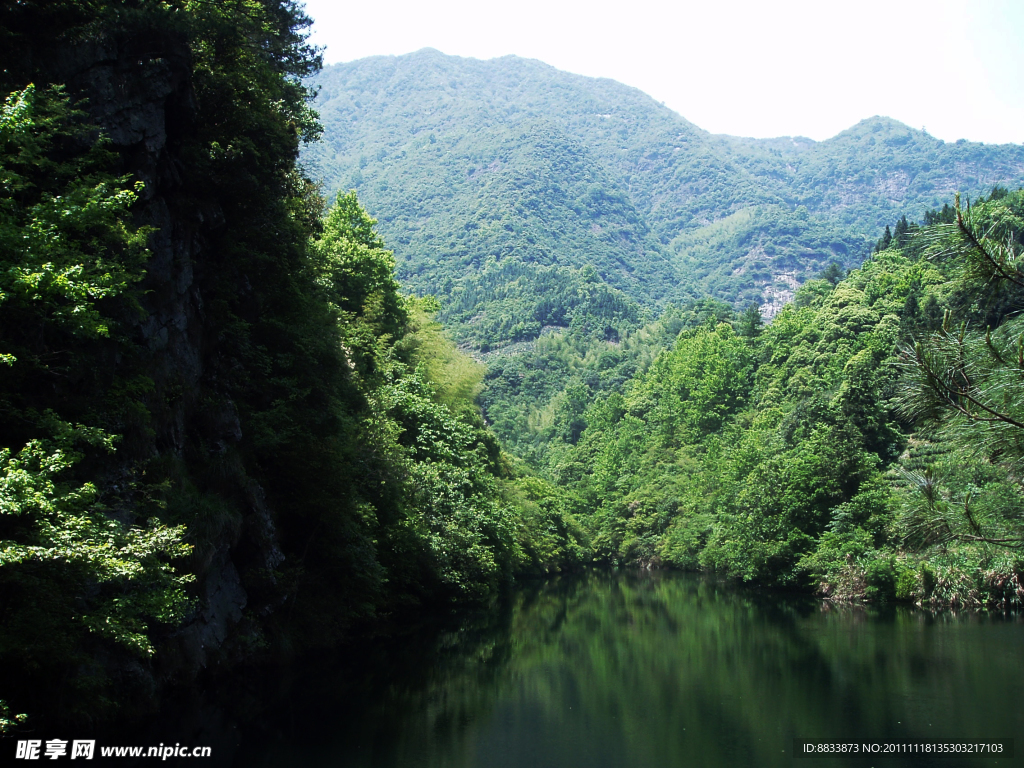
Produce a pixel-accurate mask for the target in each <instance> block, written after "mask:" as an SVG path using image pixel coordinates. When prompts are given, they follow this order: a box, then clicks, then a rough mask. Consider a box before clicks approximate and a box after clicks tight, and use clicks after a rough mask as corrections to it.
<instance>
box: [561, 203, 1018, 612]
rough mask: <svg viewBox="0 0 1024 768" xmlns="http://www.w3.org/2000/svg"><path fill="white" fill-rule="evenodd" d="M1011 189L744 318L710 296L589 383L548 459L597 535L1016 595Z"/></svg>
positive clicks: (912, 584) (828, 579)
mask: <svg viewBox="0 0 1024 768" xmlns="http://www.w3.org/2000/svg"><path fill="white" fill-rule="evenodd" d="M956 210H958V211H959V210H960V209H959V208H957V209H956ZM1022 211H1024V193H1016V194H1013V195H1004V194H1002V193H999V192H998V191H997V193H995V194H993V195H992V198H991V199H989V200H988V201H982V203H981V204H979V205H976V206H975V207H974V208H972V209H970V210H965V211H964V212H963V213H960V214H959V220H958V222H955V223H951V224H945V225H941V224H940V225H933V226H932V227H929V228H927V229H925V230H921V231H919V232H918V234H917V236H916V237H910V238H908V239H905V240H904V247H903V249H902V250H900V249H896V248H895V247H890V248H888V249H886V250H884V251H881V252H879V253H876V254H875V255H874V256H873V257H872V258H871V259H869V260H868V261H867V262H866V263H865V264H864V265H863V266H862V267H861V268H859V269H856V270H853V271H852V272H851V273H850V274H849V275H848V276H847V277H846V279H844V280H842V281H837V282H835V283H833V282H832V281H829V280H827V279H819V280H812V281H809V282H808V283H807V284H805V285H804V286H803V287H802V288H801V289H800V291H799V292H798V293H797V296H796V299H795V301H794V302H793V303H792V304H790V305H788V306H787V307H785V308H784V309H783V311H782V312H780V313H779V314H778V315H777V316H776V317H775V319H774V320H773V322H772V323H771V324H770V325H768V326H767V327H766V328H764V329H763V330H761V331H760V332H756V333H754V334H748V335H745V336H741V335H739V334H738V333H737V332H736V330H734V328H744V327H745V323H744V322H743V319H742V318H741V317H734V318H732V320H731V322H718V321H717V320H716V319H715V318H709V321H708V322H707V323H705V324H704V325H702V326H700V327H697V328H693V329H690V330H684V331H683V332H682V333H681V334H680V335H679V337H678V339H677V340H676V342H675V344H674V345H673V346H672V348H671V349H670V350H667V351H665V352H664V353H662V354H661V355H660V356H659V357H658V358H657V359H656V360H655V361H654V362H653V364H652V365H651V366H650V367H649V368H648V369H647V370H646V371H644V372H642V373H640V374H638V375H637V376H635V377H634V378H633V379H632V380H631V381H630V382H629V383H627V384H626V386H625V387H624V389H623V392H622V394H619V393H617V392H615V393H612V394H609V395H607V396H604V397H600V398H598V399H597V400H596V402H595V403H594V404H592V405H591V406H589V408H588V409H587V410H586V411H585V413H584V414H583V417H582V419H583V422H584V423H585V429H583V430H582V432H581V434H580V436H579V440H578V443H577V444H576V446H575V448H574V449H573V450H571V451H570V452H568V453H562V454H557V460H556V461H554V462H553V465H552V471H553V472H555V473H556V474H557V476H558V477H559V478H560V480H561V482H562V483H564V484H565V485H566V486H568V488H569V489H570V490H571V491H572V493H573V494H575V495H576V496H577V497H578V498H579V504H580V509H581V512H580V517H581V519H582V520H583V521H584V526H585V528H587V529H588V530H589V531H590V534H591V536H592V540H593V545H594V550H595V556H596V557H597V558H598V559H600V560H603V561H606V562H613V563H620V562H622V563H630V562H632V563H658V562H664V563H669V564H672V565H676V566H679V567H684V568H697V569H708V570H714V571H717V572H721V573H725V574H729V575H731V576H735V577H738V578H742V579H743V580H746V581H751V582H755V583H759V584H778V585H785V586H790V587H798V588H806V587H817V588H820V589H821V590H823V591H824V592H825V593H828V594H836V595H839V596H847V597H850V596H861V597H869V598H871V597H874V598H883V599H884V598H893V597H898V598H902V599H909V598H913V599H917V600H927V599H934V600H937V601H940V602H948V601H953V602H978V601H995V602H1012V603H1019V602H1020V601H1021V600H1022V598H1024V589H1022V588H1021V577H1020V574H1021V571H1022V566H1024V564H1022V562H1021V560H1020V556H1019V554H1018V553H1017V550H1018V549H1019V548H1020V546H1021V541H1022V539H1021V534H1022V533H1024V530H1022V526H1021V512H1020V510H1021V509H1022V502H1024V498H1022V491H1024V489H1022V487H1021V484H1020V482H1019V480H1018V474H1017V473H1018V471H1019V460H1020V456H1021V455H1022V453H1021V448H1020V446H1021V442H1020V440H1021V436H1020V429H1021V421H1020V420H1019V419H1018V416H1017V408H1019V402H1018V400H1019V398H1018V397H1017V393H1016V389H1017V388H1018V385H1019V376H1020V374H1019V370H1020V367H1021V361H1020V354H1019V345H1020V339H1019V337H1020V335H1021V333H1020V329H1019V327H1018V326H1019V322H1018V318H1017V317H1016V315H1015V313H1016V312H1017V310H1018V308H1019V306H1020V292H1019V291H1020V286H1021V282H1022V281H1021V278H1020V271H1019V269H1018V267H1017V264H1018V259H1019V254H1020V252H1021V244H1020V239H1019V238H1020V232H1021V231H1022V228H1021V227H1020V224H1021V219H1020V215H1021V212H1022ZM905 228H907V227H905ZM901 234H902V232H901ZM895 243H896V240H893V243H892V245H893V246H894V245H895ZM996 289H999V290H996ZM944 312H945V319H943V313H944ZM986 326H987V327H988V328H989V329H990V330H986ZM972 329H973V330H972ZM915 338H916V339H917V342H916V347H914V346H913V342H912V340H913V339H915ZM908 344H909V345H911V346H910V347H908V346H907V345H908Z"/></svg>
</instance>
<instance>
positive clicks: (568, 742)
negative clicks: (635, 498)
mask: <svg viewBox="0 0 1024 768" xmlns="http://www.w3.org/2000/svg"><path fill="white" fill-rule="evenodd" d="M1022 700H1024V617H1021V616H1019V615H1015V614H1009V613H959V614H958V613H953V612H948V611H946V612H940V611H926V610H921V609H917V608H912V607H905V606H855V605H837V604H834V603H829V602H826V601H822V600H820V599H815V598H810V597H806V596H797V595H780V594H773V593H767V592H760V591H753V590H744V589H738V588H736V587H734V586H730V585H728V584H725V583H722V582H719V581H715V580H710V579H705V578H701V577H698V576H694V575H688V574H679V573H673V572H636V571H631V572H619V573H601V572H590V573H586V574H582V575H576V576H563V577H556V578H552V579H550V580H547V581H543V582H532V583H527V584H523V585H521V586H519V587H518V588H516V589H515V590H514V591H513V592H512V593H511V594H510V595H508V596H507V597H506V599H504V600H503V601H499V602H498V603H496V604H495V605H494V606H492V607H491V608H490V609H488V610H478V611H475V612H471V613H467V614H462V615H459V616H454V617H448V618H446V619H444V620H440V621H435V622H428V623H423V624H420V625H418V626H416V627H406V628H405V629H404V630H403V631H399V632H396V633H395V634H393V635H389V636H377V637H375V638H373V639H371V640H366V641H364V642H360V643H358V644H354V645H350V646H348V647H347V648H346V649H345V650H344V651H342V652H340V653H338V654H336V655H334V656H332V657H330V658H319V659H315V660H307V661H305V662H303V663H301V664H295V665H291V666H289V667H287V668H276V669H267V670H264V671H262V672H261V673H260V674H248V675H244V676H240V677H239V676H236V677H234V678H232V679H230V680H224V681H222V682H221V683H219V684H218V685H217V686H216V688H214V689H211V690H210V691H207V692H205V693H202V692H199V691H193V692H191V693H186V694H182V696H181V697H180V698H179V699H178V700H176V701H174V702H168V704H167V705H166V707H165V713H164V716H163V718H162V719H161V720H160V721H158V722H153V723H151V724H149V725H148V726H147V727H145V728H144V729H140V730H136V731H133V734H132V738H133V739H134V740H135V742H137V743H140V744H142V743H146V744H148V743H150V742H153V743H157V742H164V743H173V742H181V743H186V742H187V743H194V744H211V745H213V746H215V749H214V756H213V757H212V758H211V759H210V760H206V761H204V762H203V764H204V765H211V766H212V765H224V766H228V765H237V766H267V767H268V768H269V767H271V766H273V767H274V768H279V767H282V766H304V767H305V766H320V765H325V766H326V765H330V766H360V767H361V766H367V767H369V766H375V767H377V766H379V767H382V768H387V767H389V766H394V767H395V768H405V767H406V766H431V767H433V766H439V767H440V766H445V767H446V768H447V767H451V768H469V767H470V766H508V767H509V768H512V767H516V768H518V767H519V766H528V767H529V768H542V767H544V766H559V767H560V768H570V767H571V766H588V768H594V767H596V768H602V767H604V766H607V767H608V768H611V767H612V766H615V767H616V768H620V767H621V768H631V767H633V766H637V767H639V766H659V768H663V767H664V766H677V765H693V766H710V767H714V766H781V765H786V766H790V765H793V762H792V761H793V745H794V740H828V741H832V742H847V743H852V742H858V743H868V742H887V743H894V742H920V743H926V742H927V743H930V742H936V741H955V742H978V741H993V740H996V739H1003V740H1005V739H1011V738H1013V736H1014V735H1016V734H1019V733H1024V710H1022V709H1021V708H1020V707H1019V702H1020V701H1022ZM122 738H127V736H124V737H122ZM1021 747H1022V748H1024V744H1022V745H1021ZM142 762H144V761H142ZM1021 763H1022V761H1021V759H1020V758H1014V759H1006V758H1002V759H994V758H990V759H985V760H962V759H959V758H945V759H941V760H936V759H934V758H926V757H912V756H903V757H896V758H890V759H887V760H886V761H885V763H884V765H886V766H893V767H894V768H895V766H909V765H915V766H917V765H922V766H923V765H936V766H946V768H950V767H951V766H955V765H986V766H1005V765H1019V764H1021ZM140 764H142V763H141V762H140ZM182 764H186V763H185V762H182ZM188 764H192V763H188ZM873 764H874V763H873V762H870V761H867V762H866V761H865V760H864V759H859V758H857V759H845V760H844V759H842V758H835V759H829V760H800V761H798V762H797V763H796V765H798V766H806V768H813V766H815V765H820V766H829V767H830V768H839V766H844V765H856V766H870V765H873Z"/></svg>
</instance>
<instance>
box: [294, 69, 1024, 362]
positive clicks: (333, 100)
mask: <svg viewBox="0 0 1024 768" xmlns="http://www.w3.org/2000/svg"><path fill="white" fill-rule="evenodd" d="M316 83H317V85H318V86H319V87H320V89H321V90H320V94H319V98H318V100H317V108H318V109H319V110H320V113H321V116H322V119H323V122H324V127H325V133H324V141H323V142H322V143H321V144H319V145H316V146H313V147H310V148H309V149H308V150H307V151H306V154H305V155H304V158H305V162H306V163H307V164H309V166H310V167H311V170H312V171H313V172H314V174H316V175H319V176H321V177H322V178H323V179H324V182H325V184H326V186H327V191H328V193H332V194H333V193H334V192H336V191H338V190H347V189H350V188H354V189H356V190H357V191H358V193H359V196H360V199H361V200H363V201H364V202H365V203H366V205H367V208H368V210H370V211H371V212H372V213H373V214H374V215H375V216H376V217H378V218H379V220H380V227H381V231H382V233H383V234H384V235H385V237H386V238H387V239H388V242H389V243H391V244H392V245H393V247H394V248H395V251H396V257H397V259H398V262H399V275H400V277H401V279H403V280H404V281H406V283H407V284H409V285H410V286H412V287H413V288H414V289H415V290H417V291H420V292H429V293H436V294H437V295H439V296H440V297H441V298H442V303H443V305H444V311H443V314H442V316H443V317H444V318H445V320H446V321H447V322H449V323H451V324H452V325H453V330H454V331H455V333H456V335H458V336H459V337H460V338H462V339H470V338H473V339H475V340H476V341H478V342H484V341H487V342H491V343H495V342H497V343H501V342H504V341H511V340H516V339H522V338H530V337H535V336H537V335H538V334H539V333H540V330H541V327H542V326H543V325H545V324H555V325H557V324H561V321H552V322H551V323H548V322H547V321H546V320H545V319H544V317H543V315H544V314H545V313H544V311H543V310H538V309H537V306H536V301H535V299H536V298H537V297H538V295H540V294H542V293H544V292H545V291H546V286H547V278H546V277H545V275H547V273H545V272H544V271H543V270H542V269H541V267H554V266H557V267H562V268H567V269H568V270H569V271H568V272H566V273H564V274H563V275H562V277H563V278H564V279H565V280H568V281H569V282H570V283H572V282H573V281H574V280H575V278H576V277H578V275H577V273H576V271H575V270H579V269H580V268H582V267H584V266H585V265H588V264H589V265H593V267H594V268H595V269H596V270H597V274H598V275H599V277H600V278H601V279H602V280H603V281H604V282H606V283H608V285H610V286H612V287H613V288H615V289H617V290H620V291H622V292H623V293H625V294H626V296H628V297H629V298H631V299H633V300H634V301H636V302H638V303H639V304H640V305H641V306H645V305H646V306H652V305H657V304H658V303H659V302H663V301H665V300H668V299H672V300H677V301H679V300H685V299H688V298H692V297H695V296H703V295H711V296H714V297H716V298H719V299H722V300H725V301H727V302H729V303H732V304H734V305H735V306H738V307H741V306H744V305H746V304H747V303H749V302H751V301H754V302H757V303H758V304H760V305H762V307H763V311H764V312H765V314H766V315H774V314H775V313H776V312H777V311H778V310H779V309H780V308H781V307H782V305H783V304H784V303H785V301H787V300H788V299H789V298H790V297H791V296H792V295H793V292H794V291H795V289H796V288H797V287H798V286H799V285H800V284H801V283H802V282H803V281H804V280H806V279H807V278H808V277H811V276H813V275H814V274H815V273H816V272H817V271H819V270H820V269H821V268H822V267H824V266H825V265H826V264H828V263H829V262H831V261H838V262H839V263H841V264H842V265H844V266H846V267H852V266H856V265H857V264H859V263H860V261H861V260H862V259H863V258H864V256H866V255H867V253H868V252H869V250H870V247H871V244H873V243H874V241H875V240H876V239H877V237H878V236H879V235H880V234H881V231H882V229H884V227H885V226H886V224H892V223H894V222H895V220H896V219H897V218H898V217H899V216H900V215H903V214H906V215H908V216H910V217H911V218H916V217H920V216H921V215H922V214H923V213H924V211H925V210H928V209H931V208H935V207H940V206H941V205H942V204H943V203H946V202H948V201H949V199H950V197H951V195H952V193H954V192H956V191H962V192H964V193H966V194H968V195H970V196H972V197H976V196H978V195H980V194H983V193H987V192H988V191H989V190H990V189H991V188H992V187H993V186H994V185H995V184H1002V185H1006V186H1010V187H1015V186H1019V185H1020V184H1022V183H1024V148H1021V147H1020V146H1016V145H1005V146H986V145H981V144H974V143H970V142H957V143H955V144H947V143H945V142H942V141H940V140H938V139H935V138H932V137H931V136H929V135H927V134H926V133H923V132H921V131H917V130H913V129H911V128H908V127H907V126H905V125H902V124H900V123H898V122H896V121H893V120H889V119H886V118H880V117H874V118H870V119H868V120H865V121H862V122H861V123H859V124H858V125H856V126H854V127H853V128H850V129H849V130H847V131H844V132H843V133H841V134H839V135H838V136H836V137H834V138H832V139H829V140H828V141H823V142H814V141H811V140H810V139H804V138H780V139H769V140H756V139H742V138H735V137H729V136H715V135H711V134H709V133H707V132H706V131H703V130H701V129H700V128H698V127H697V126H695V125H693V124H692V123H689V122H687V121H686V120H685V119H683V118H682V117H680V116H679V115H678V114H676V113H675V112H673V111H672V110H670V109H668V108H666V107H665V106H663V105H661V104H658V103H657V102H655V101H654V100H653V99H651V98H650V97H648V96H647V95H645V94H643V93H642V92H640V91H638V90H636V89H634V88H630V87H627V86H625V85H622V84H620V83H617V82H614V81H612V80H604V79H593V78H587V77H582V76H578V75H572V74H569V73H566V72H561V71H559V70H556V69H554V68H553V67H550V66H547V65H545V64H543V63H541V62H538V61H534V60H527V59H520V58H517V57H514V56H507V57H503V58H500V59H494V60H490V61H478V60H475V59H462V58H457V57H451V56H445V55H444V54H441V53H440V52H438V51H435V50H430V49H425V50H422V51H419V52H417V53H413V54H409V55H406V56H399V57H374V58H369V59H363V60H359V61H355V62H351V63H347V64H340V65H335V66H332V67H328V68H326V69H325V70H324V71H323V72H322V73H321V74H320V75H319V76H318V78H317V81H316ZM513 265H514V266H513ZM508 269H513V270H514V273H515V276H516V278H517V279H519V280H520V289H519V290H518V291H517V292H516V295H517V297H518V301H517V302H516V303H514V304H509V302H508V301H507V300H506V299H505V298H504V297H502V296H500V295H495V294H494V288H492V287H491V286H492V284H493V283H495V281H497V282H499V283H502V282H504V281H505V280H506V276H505V273H503V272H502V270H508ZM533 283H536V284H537V286H538V287H537V288H536V289H531V288H530V287H529V286H530V285H531V284H533ZM568 293H569V294H571V293H574V291H569V292H568ZM469 296H472V305H473V307H472V308H470V307H469V305H468V304H467V297H469ZM493 302H498V303H499V304H501V306H500V307H496V306H492V303H493ZM564 309H566V310H568V311H571V310H572V307H566V308H564ZM577 311H578V310H577ZM510 312H515V313H517V315H518V319H516V320H515V321H513V319H512V316H511V315H509V314H508V313H510ZM556 314H557V312H556ZM503 317H505V318H506V319H505V320H504V321H503V320H502V318H503ZM520 322H523V323H525V325H521V324H520Z"/></svg>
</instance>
